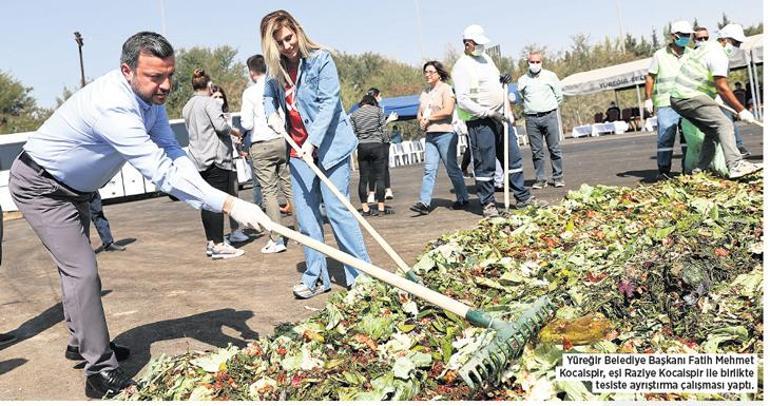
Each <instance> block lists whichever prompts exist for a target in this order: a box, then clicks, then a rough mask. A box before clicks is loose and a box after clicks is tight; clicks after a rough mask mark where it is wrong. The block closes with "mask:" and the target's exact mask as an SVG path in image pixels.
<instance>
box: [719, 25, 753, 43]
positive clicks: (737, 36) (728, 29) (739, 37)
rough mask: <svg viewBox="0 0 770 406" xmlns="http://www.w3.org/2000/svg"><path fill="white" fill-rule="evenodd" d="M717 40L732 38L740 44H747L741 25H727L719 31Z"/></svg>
mask: <svg viewBox="0 0 770 406" xmlns="http://www.w3.org/2000/svg"><path fill="white" fill-rule="evenodd" d="M717 38H732V39H734V40H736V41H738V42H746V35H744V34H743V27H741V25H740V24H727V25H725V26H724V27H722V29H721V30H719V33H718V34H717Z"/></svg>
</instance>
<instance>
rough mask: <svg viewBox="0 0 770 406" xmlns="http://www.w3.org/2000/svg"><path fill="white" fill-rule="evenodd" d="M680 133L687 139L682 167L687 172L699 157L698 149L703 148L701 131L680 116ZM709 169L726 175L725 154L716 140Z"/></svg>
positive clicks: (696, 162)
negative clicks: (685, 154)
mask: <svg viewBox="0 0 770 406" xmlns="http://www.w3.org/2000/svg"><path fill="white" fill-rule="evenodd" d="M682 133H684V139H685V140H687V156H685V158H684V168H685V171H686V172H687V173H690V172H692V170H693V169H695V166H696V165H697V164H698V160H699V159H700V151H701V149H702V148H703V137H704V135H703V133H702V132H701V131H700V130H699V129H698V127H696V126H695V125H694V124H693V123H691V122H690V121H689V120H687V119H686V118H682ZM709 169H711V170H712V171H714V172H715V173H717V174H719V175H722V176H727V175H728V171H727V162H725V154H724V152H722V147H721V145H719V141H717V146H716V150H715V151H714V159H712V160H711V164H709Z"/></svg>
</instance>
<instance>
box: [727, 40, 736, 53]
mask: <svg viewBox="0 0 770 406" xmlns="http://www.w3.org/2000/svg"><path fill="white" fill-rule="evenodd" d="M736 49H737V48H735V45H733V44H731V43H729V42H728V43H727V44H725V54H727V56H733V54H735V52H736Z"/></svg>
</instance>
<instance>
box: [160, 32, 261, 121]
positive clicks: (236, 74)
mask: <svg viewBox="0 0 770 406" xmlns="http://www.w3.org/2000/svg"><path fill="white" fill-rule="evenodd" d="M237 53H238V51H236V50H235V48H233V47H230V46H227V45H224V46H220V47H217V48H214V49H209V48H201V47H194V48H190V49H180V50H178V51H177V52H176V73H175V74H174V79H173V87H174V88H173V91H172V92H171V95H170V96H169V97H168V101H167V102H166V110H167V111H168V116H169V118H180V117H182V108H183V107H184V105H185V104H186V103H187V101H188V100H189V99H190V97H192V95H193V90H192V83H191V80H192V73H193V71H194V70H195V69H196V68H201V69H203V70H205V71H206V73H207V74H208V75H209V77H211V81H212V82H213V83H214V84H217V85H219V86H221V87H222V88H223V89H224V90H225V94H226V95H227V102H228V104H229V106H230V111H232V112H236V111H239V110H240V107H241V96H242V94H243V90H244V89H246V85H247V82H248V80H247V77H246V65H245V64H243V63H241V62H236V61H235V55H236V54H237Z"/></svg>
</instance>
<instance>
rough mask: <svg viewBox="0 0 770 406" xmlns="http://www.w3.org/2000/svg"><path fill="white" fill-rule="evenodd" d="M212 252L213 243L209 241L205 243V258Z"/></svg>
mask: <svg viewBox="0 0 770 406" xmlns="http://www.w3.org/2000/svg"><path fill="white" fill-rule="evenodd" d="M213 250H214V241H211V240H209V241H208V242H206V256H208V257H210V256H211V251H213Z"/></svg>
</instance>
